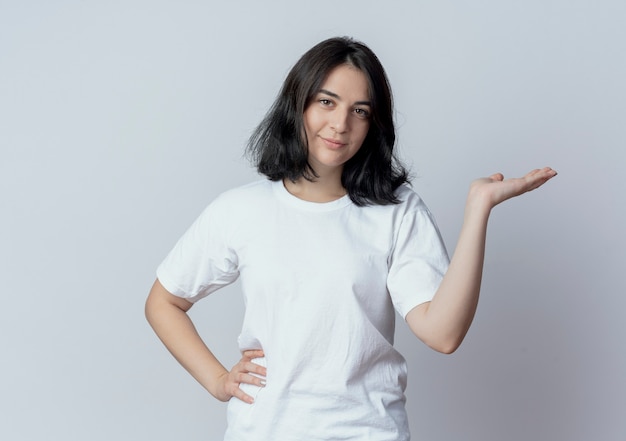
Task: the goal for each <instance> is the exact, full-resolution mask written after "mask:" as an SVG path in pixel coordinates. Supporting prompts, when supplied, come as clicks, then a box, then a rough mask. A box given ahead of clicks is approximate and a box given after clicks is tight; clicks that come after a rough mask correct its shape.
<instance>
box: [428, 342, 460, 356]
mask: <svg viewBox="0 0 626 441" xmlns="http://www.w3.org/2000/svg"><path fill="white" fill-rule="evenodd" d="M462 342H463V339H462V338H449V339H442V340H440V341H432V342H426V344H427V345H428V347H430V348H431V349H433V350H435V351H437V352H439V353H441V354H444V355H451V354H454V353H455V352H456V350H457V349H459V347H460V346H461V343H462Z"/></svg>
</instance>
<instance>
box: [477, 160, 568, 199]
mask: <svg viewBox="0 0 626 441" xmlns="http://www.w3.org/2000/svg"><path fill="white" fill-rule="evenodd" d="M554 176H556V171H554V170H552V169H551V168H550V167H545V168H542V169H536V170H533V171H531V172H529V173H527V174H526V175H524V176H522V177H521V178H509V179H504V175H502V173H496V174H493V175H491V176H489V177H488V178H480V179H476V180H475V181H473V182H472V185H471V190H470V191H471V193H472V194H473V195H476V197H480V198H481V199H483V198H484V199H483V200H485V201H486V202H487V203H488V204H489V205H490V206H491V207H495V206H496V205H498V204H499V203H501V202H504V201H506V200H507V199H511V198H513V197H516V196H519V195H521V194H524V193H526V192H529V191H532V190H534V189H535V188H538V187H540V186H542V185H543V184H545V183H546V182H547V181H548V180H549V179H551V178H553V177H554Z"/></svg>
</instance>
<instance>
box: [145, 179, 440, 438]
mask: <svg viewBox="0 0 626 441" xmlns="http://www.w3.org/2000/svg"><path fill="white" fill-rule="evenodd" d="M396 194H397V197H398V198H399V199H400V200H401V201H402V202H401V203H400V204H396V205H374V206H367V207H358V206H356V205H354V204H353V203H352V202H351V200H350V199H349V197H347V196H345V197H343V198H341V199H338V200H336V201H333V202H328V203H314V202H307V201H303V200H301V199H298V198H296V197H295V196H293V195H291V194H290V193H289V192H287V190H286V189H285V187H284V185H283V183H282V182H280V181H278V182H272V181H267V180H263V181H258V182H254V183H252V184H249V185H246V186H243V187H239V188H236V189H234V190H230V191H228V192H226V193H224V194H222V195H221V196H219V197H218V198H217V199H216V200H215V201H213V202H212V203H211V204H210V205H209V206H208V207H207V208H206V210H205V211H204V212H203V213H202V214H201V215H200V217H199V218H198V219H197V220H196V222H195V223H194V224H193V225H192V226H191V227H190V228H189V230H188V231H187V232H186V233H185V235H184V236H183V237H182V238H181V239H180V240H179V242H178V243H177V244H176V246H175V247H174V249H173V250H172V251H171V252H170V254H169V255H168V256H167V258H166V259H165V260H164V261H163V263H162V264H161V265H160V266H159V268H158V270H157V277H158V278H159V281H160V282H161V283H162V284H163V286H164V287H165V288H166V289H167V290H168V291H170V292H171V293H173V294H175V295H177V296H180V297H184V298H186V299H188V300H190V301H192V302H195V301H197V300H198V299H200V298H202V297H205V296H207V295H208V294H210V293H211V292H214V291H215V290H217V289H218V288H220V287H222V286H225V285H227V284H229V283H232V282H233V281H234V280H236V279H237V278H238V277H241V282H242V290H243V295H244V300H245V305H246V311H245V316H244V321H243V327H242V331H241V334H240V336H239V347H240V349H241V350H245V349H263V350H264V352H265V357H264V358H263V359H258V360H257V361H256V362H257V363H259V364H263V365H265V366H267V379H266V380H267V385H266V387H264V388H258V387H256V386H251V385H242V386H241V387H242V389H244V390H245V391H246V392H247V393H248V394H250V395H252V396H253V397H254V398H255V402H254V404H247V403H244V402H242V401H240V400H238V399H236V398H233V399H231V400H230V401H229V405H228V429H227V432H226V437H225V440H227V441H259V440H272V441H273V440H276V441H291V440H293V441H302V440H307V441H317V440H319V441H322V440H323V441H329V440H370V441H407V440H408V439H409V429H408V422H407V415H406V411H405V408H404V403H405V396H404V389H405V387H406V373H407V369H406V363H405V360H404V358H403V357H402V356H401V355H400V354H399V353H398V352H397V351H396V350H395V349H394V347H393V338H394V324H395V313H394V307H395V310H397V311H398V313H399V314H400V315H401V316H402V317H405V316H406V314H407V313H408V312H409V311H410V310H411V309H412V308H413V307H415V306H417V305H419V304H421V303H423V302H427V301H429V300H431V298H432V296H433V294H434V293H435V291H436V289H437V287H438V286H439V283H440V282H441V279H442V277H443V274H444V273H445V271H446V269H447V266H448V256H447V253H446V250H445V247H444V244H443V241H442V239H441V237H440V234H439V231H438V230H437V227H436V226H435V223H434V221H433V218H432V216H431V214H430V212H429V211H428V209H427V208H426V206H425V205H424V203H423V202H422V200H421V199H420V198H419V196H418V195H417V194H416V193H414V192H413V191H412V190H411V189H410V188H409V187H407V186H401V187H400V188H399V189H398V190H397V191H396ZM227 313H228V312H227V311H226V312H225V314H227Z"/></svg>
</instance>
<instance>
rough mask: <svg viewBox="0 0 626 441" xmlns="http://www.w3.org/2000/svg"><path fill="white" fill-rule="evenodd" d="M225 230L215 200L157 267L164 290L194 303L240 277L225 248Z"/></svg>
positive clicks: (233, 258) (224, 218)
mask: <svg viewBox="0 0 626 441" xmlns="http://www.w3.org/2000/svg"><path fill="white" fill-rule="evenodd" d="M222 208H223V207H222ZM222 211H223V210H222ZM226 227H227V216H224V213H223V212H222V213H220V204H219V203H217V201H216V202H214V203H212V204H211V205H209V206H208V207H207V208H206V209H205V210H204V211H203V212H202V214H201V215H200V216H199V217H198V219H196V221H195V222H194V223H193V224H192V225H191V227H189V229H188V230H187V231H186V232H185V234H184V235H183V236H182V237H181V238H180V239H179V241H178V242H177V243H176V245H175V246H174V248H173V249H172V251H170V253H169V254H168V255H167V257H166V258H165V260H164V261H163V262H162V263H161V264H160V265H159V267H158V269H157V278H158V279H159V281H160V282H161V284H162V285H163V287H164V288H165V289H167V290H168V291H169V292H171V293H172V294H174V295H176V296H178V297H183V298H185V299H187V300H189V301H190V302H195V301H197V300H199V299H201V298H203V297H206V296H207V295H209V294H211V293H212V292H214V291H216V290H217V289H219V288H221V287H223V286H226V285H228V284H230V283H232V282H234V281H235V280H236V279H237V277H238V276H239V270H238V261H237V255H236V253H235V252H234V251H233V250H232V248H231V247H229V245H228V243H229V240H228V236H229V234H228V231H227V228H226Z"/></svg>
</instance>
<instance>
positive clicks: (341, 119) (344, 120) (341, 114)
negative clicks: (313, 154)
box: [330, 109, 350, 133]
mask: <svg viewBox="0 0 626 441" xmlns="http://www.w3.org/2000/svg"><path fill="white" fill-rule="evenodd" d="M348 116H349V112H348V111H347V110H341V109H337V110H336V111H334V112H333V115H332V118H331V120H330V128H331V129H333V130H334V131H335V132H337V133H345V132H347V131H348V130H349V129H350V123H349V118H348Z"/></svg>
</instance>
